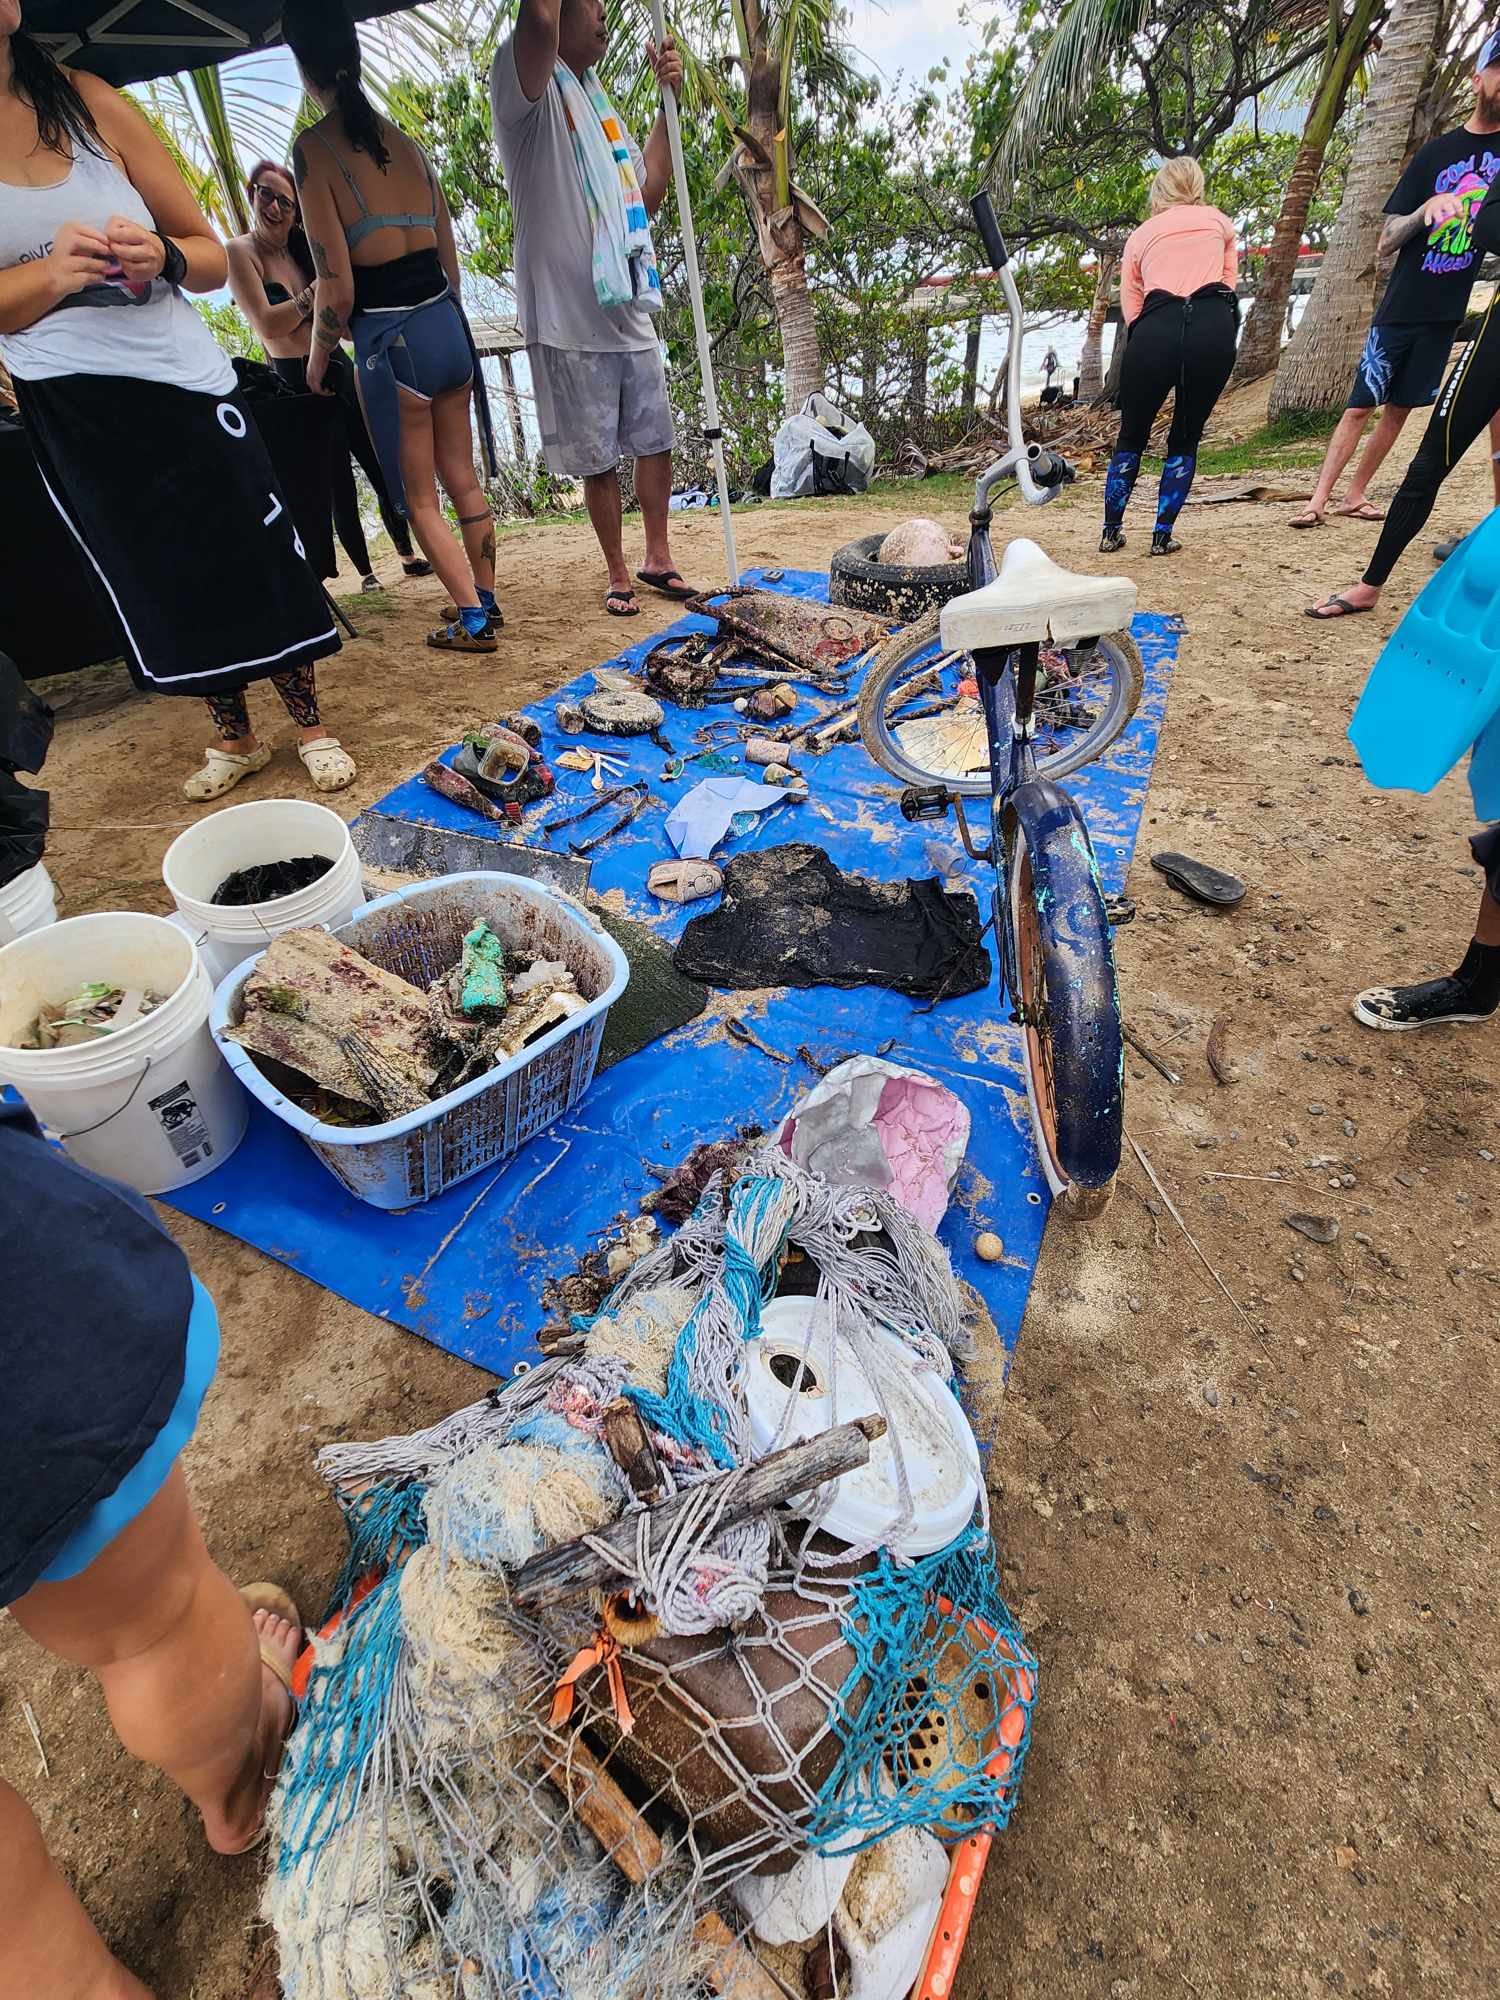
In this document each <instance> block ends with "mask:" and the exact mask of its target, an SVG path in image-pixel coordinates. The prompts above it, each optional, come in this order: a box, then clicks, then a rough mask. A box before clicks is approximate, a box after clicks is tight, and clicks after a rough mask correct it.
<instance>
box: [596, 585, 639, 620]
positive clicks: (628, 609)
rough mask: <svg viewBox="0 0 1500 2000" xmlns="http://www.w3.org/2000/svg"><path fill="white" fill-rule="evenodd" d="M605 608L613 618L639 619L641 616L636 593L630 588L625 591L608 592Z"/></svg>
mask: <svg viewBox="0 0 1500 2000" xmlns="http://www.w3.org/2000/svg"><path fill="white" fill-rule="evenodd" d="M604 608H605V610H606V611H607V612H608V613H609V615H610V617H611V618H639V617H640V615H641V607H640V605H639V604H638V603H637V602H636V596H635V592H634V591H633V590H631V589H630V588H629V587H628V586H627V587H626V588H625V589H624V590H611V591H609V592H607V593H606V595H605V599H604Z"/></svg>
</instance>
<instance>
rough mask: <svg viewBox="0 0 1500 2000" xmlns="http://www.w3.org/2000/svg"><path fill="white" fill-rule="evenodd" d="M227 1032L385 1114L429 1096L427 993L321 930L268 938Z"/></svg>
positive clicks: (433, 1057) (437, 1062)
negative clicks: (240, 1012) (238, 1017)
mask: <svg viewBox="0 0 1500 2000" xmlns="http://www.w3.org/2000/svg"><path fill="white" fill-rule="evenodd" d="M227 1033H228V1034H229V1036H230V1038H231V1040H233V1041H236V1042H238V1043H239V1044H240V1045H241V1047H242V1048H247V1049H249V1051H250V1053H251V1054H252V1055H260V1056H267V1057H269V1058H270V1059H271V1060H272V1061H274V1062H279V1063H284V1064H285V1065H286V1066H287V1067H288V1068H289V1069H293V1070H297V1071H299V1072H300V1073H301V1074H302V1075H303V1076H306V1077H309V1078H311V1080H312V1081H313V1082H314V1083H316V1084H321V1085H322V1087H323V1088H324V1089H325V1090H328V1091H331V1092H332V1093H333V1095H334V1096H335V1097H341V1098H345V1099H347V1100H348V1101H349V1102H350V1103H351V1104H359V1105H366V1106H368V1107H369V1109H371V1110H372V1111H376V1112H379V1113H380V1114H381V1116H383V1117H387V1118H394V1117H399V1116H400V1115H401V1114H402V1113H403V1112H406V1111H416V1110H419V1109H420V1108H421V1107H422V1106H423V1105H425V1104H427V1103H430V1101H431V1097H432V1085H433V1083H434V1080H435V1079H436V1077H437V1075H438V1072H439V1069H440V1067H441V1062H442V1054H443V1052H442V1050H441V1049H440V1048H439V1047H438V1046H437V1045H436V1044H435V1042H434V1040H433V1035H432V1025H431V1016H430V1013H429V1010H428V1001H427V995H426V994H425V993H424V992H422V991H421V990H420V989H419V988H418V987H415V986H413V985H411V984H410V983H409V982H408V981H407V980H405V979H398V978H397V976H396V975H395V973H393V972H386V971H385V970H384V969H383V968H382V967H381V966H378V965H376V964H374V963H373V962H372V961H371V960H370V959H368V958H364V957H362V956H361V954H360V953H359V952H357V951H352V950H351V949H350V948H349V946H348V945H345V944H340V943H339V942H338V940H337V939H336V938H335V937H333V936H332V935H331V934H330V933H329V932H328V931H325V930H321V929H318V930H293V931H283V932H282V933H281V934H280V936H279V937H274V938H272V940H271V942H270V944H269V946H268V947H267V949H266V951H265V954H264V955H263V957H262V958H261V961H260V963H259V964H258V965H257V966H256V968H255V970H254V971H253V972H252V973H251V975H250V977H249V978H248V979H247V980H246V982H245V989H244V1015H243V1018H242V1019H241V1021H240V1022H239V1023H238V1025H237V1026H234V1027H231V1028H230V1029H228V1030H227Z"/></svg>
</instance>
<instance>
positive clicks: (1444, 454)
mask: <svg viewBox="0 0 1500 2000" xmlns="http://www.w3.org/2000/svg"><path fill="white" fill-rule="evenodd" d="M1497 297H1500V294H1497ZM1495 306H1496V300H1495V299H1491V301H1490V303H1489V306H1488V308H1487V309H1486V311H1485V315H1484V318H1483V319H1482V320H1481V321H1480V322H1479V332H1478V333H1477V334H1476V335H1475V337H1474V339H1473V340H1471V341H1470V343H1469V345H1468V346H1467V347H1466V348H1465V349H1464V351H1463V353H1462V354H1461V355H1460V356H1459V357H1458V359H1457V361H1455V362H1454V364H1453V367H1452V369H1451V371H1450V373H1449V376H1448V380H1447V381H1446V382H1445V383H1444V385H1443V393H1442V394H1441V395H1440V396H1439V397H1438V399H1437V406H1436V408H1435V409H1434V410H1433V412H1432V415H1431V417H1430V418H1429V419H1428V422H1427V431H1426V435H1425V436H1424V437H1423V439H1422V442H1421V443H1420V444H1419V445H1418V446H1417V451H1416V456H1415V457H1414V458H1413V459H1412V461H1411V464H1410V465H1408V466H1407V468H1406V477H1405V478H1404V479H1403V480H1402V482H1401V484H1400V485H1399V486H1398V487H1397V489H1396V497H1395V498H1394V500H1392V502H1391V504H1390V506H1389V508H1388V509H1387V511H1386V517H1385V526H1384V527H1383V528H1382V529H1381V531H1380V540H1379V541H1378V542H1377V543H1376V544H1375V553H1374V555H1372V556H1371V558H1370V567H1369V568H1368V569H1367V570H1366V571H1365V575H1364V580H1365V582H1366V583H1369V584H1373V585H1374V586H1375V588H1376V589H1377V590H1378V589H1380V588H1381V587H1382V586H1383V585H1384V584H1385V581H1386V579H1387V578H1388V577H1389V576H1390V573H1391V571H1392V570H1393V569H1394V568H1395V567H1396V564H1397V563H1398V562H1399V561H1400V560H1401V557H1402V556H1403V555H1404V553H1405V552H1406V549H1407V547H1408V545H1409V544H1410V543H1411V541H1412V540H1413V538H1414V537H1415V536H1417V535H1420V534H1421V532H1422V530H1423V529H1424V528H1425V527H1426V526H1427V522H1428V518H1429V516H1430V515H1431V513H1432V509H1433V503H1434V502H1435V501H1436V499H1437V496H1438V488H1439V487H1440V486H1441V485H1442V483H1443V481H1444V480H1445V479H1446V478H1447V477H1448V474H1449V473H1450V472H1451V471H1452V470H1453V468H1454V466H1455V465H1457V463H1458V461H1459V460H1460V459H1461V458H1462V457H1463V455H1464V453H1465V452H1466V451H1467V450H1468V449H1469V446H1470V445H1471V444H1472V443H1473V442H1474V440H1475V438H1477V437H1478V435H1479V433H1480V432H1481V431H1482V430H1483V429H1484V427H1485V425H1486V424H1488V422H1489V420H1490V418H1491V417H1492V416H1493V415H1494V414H1495V412H1496V410H1497V409H1500V312H1497V311H1496V310H1495Z"/></svg>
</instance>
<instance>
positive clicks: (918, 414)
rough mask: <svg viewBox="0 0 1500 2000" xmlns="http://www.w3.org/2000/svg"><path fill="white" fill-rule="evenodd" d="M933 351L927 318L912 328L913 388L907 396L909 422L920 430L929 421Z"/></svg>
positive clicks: (910, 345) (909, 349) (910, 347)
mask: <svg viewBox="0 0 1500 2000" xmlns="http://www.w3.org/2000/svg"><path fill="white" fill-rule="evenodd" d="M931 352H932V334H931V332H930V331H929V329H928V326H927V323H926V321H925V320H919V321H918V322H917V324H916V326H914V327H913V328H912V333H911V341H910V343H909V346H908V353H909V355H910V357H911V389H910V392H909V394H908V396H907V402H906V414H907V421H908V423H911V424H914V425H915V426H916V427H917V428H918V429H919V430H920V429H921V427H922V426H923V425H925V423H926V422H927V363H928V359H929V357H930V355H931Z"/></svg>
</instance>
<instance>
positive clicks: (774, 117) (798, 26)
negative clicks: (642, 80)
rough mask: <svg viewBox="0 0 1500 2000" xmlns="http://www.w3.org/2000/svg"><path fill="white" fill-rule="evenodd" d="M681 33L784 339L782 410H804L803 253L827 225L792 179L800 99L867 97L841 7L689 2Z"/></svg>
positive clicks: (810, 381) (814, 339) (848, 101)
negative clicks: (723, 146) (725, 151)
mask: <svg viewBox="0 0 1500 2000" xmlns="http://www.w3.org/2000/svg"><path fill="white" fill-rule="evenodd" d="M682 26H683V34H682V36H681V39H683V40H684V41H685V42H686V44H687V47H686V54H687V58H688V91H689V105H688V108H689V109H690V110H691V108H692V102H693V100H694V99H696V100H698V101H699V102H701V103H704V104H706V105H708V106H709V107H711V109H712V110H713V112H714V113H716V114H717V117H718V120H719V123H720V124H721V125H722V127H723V129H724V132H725V135H726V136H727V137H728V139H729V140H730V142H731V149H730V153H729V157H728V159H727V160H726V161H725V163H724V167H723V169H722V171H721V173H720V185H722V184H723V182H724V181H725V180H726V179H727V178H728V177H729V176H730V175H733V177H734V179H735V180H736V181H737V182H738V183H739V187H740V192H741V194H742V195H743V196H744V199H745V207H746V209H747V210H748V212H749V216H750V222H751V226H752V228H753V229H754V231H755V241H756V247H757V249H758V250H759V252H760V259H761V263H762V264H763V266H764V267H765V273H766V282H767V285H768V287H769V289H770V294H771V303H772V307H773V309H774V311H775V314H776V325H777V329H778V331H779V333H780V335H781V353H782V363H783V369H784V376H783V385H782V388H783V396H784V399H785V404H786V407H787V409H789V410H795V409H800V408H801V406H802V403H803V402H804V400H805V399H806V398H807V396H808V395H809V394H811V392H812V391H813V390H815V389H821V388H822V387H823V375H824V370H823V356H822V349H821V347H820V345H819V341H818V327H817V320H816V318H815V317H814V313H813V301H812V293H811V291H810V289H809V287H808V282H807V249H808V241H809V238H814V237H817V238H821V237H824V236H826V235H827V234H828V222H827V218H826V217H825V216H824V215H823V214H822V212H821V210H820V209H819V208H818V207H817V205H816V203H815V202H813V201H812V199H811V198H810V197H809V196H808V195H807V194H805V193H804V192H803V190H802V189H801V188H800V187H799V186H798V185H797V182H796V179H795V177H794V176H795V170H796V146H797V138H798V132H797V111H798V108H799V98H800V99H806V98H828V99H831V100H832V101H833V102H834V103H835V104H836V105H837V106H838V107H839V109H840V110H850V109H852V108H853V107H854V106H855V105H856V104H857V102H858V101H859V99H860V97H861V96H862V95H863V94H864V90H865V86H864V85H863V83H862V82H861V80H860V79H859V77H858V76H857V75H856V73H855V72H854V70H853V68H852V67H851V65H850V63H849V59H848V52H847V49H846V47H845V44H844V42H843V40H842V10H841V8H840V6H839V0H727V5H725V4H722V0H695V4H694V7H693V10H692V11H691V12H690V13H688V14H687V15H686V16H685V17H684V18H683V23H682ZM726 28H727V32H726Z"/></svg>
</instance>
